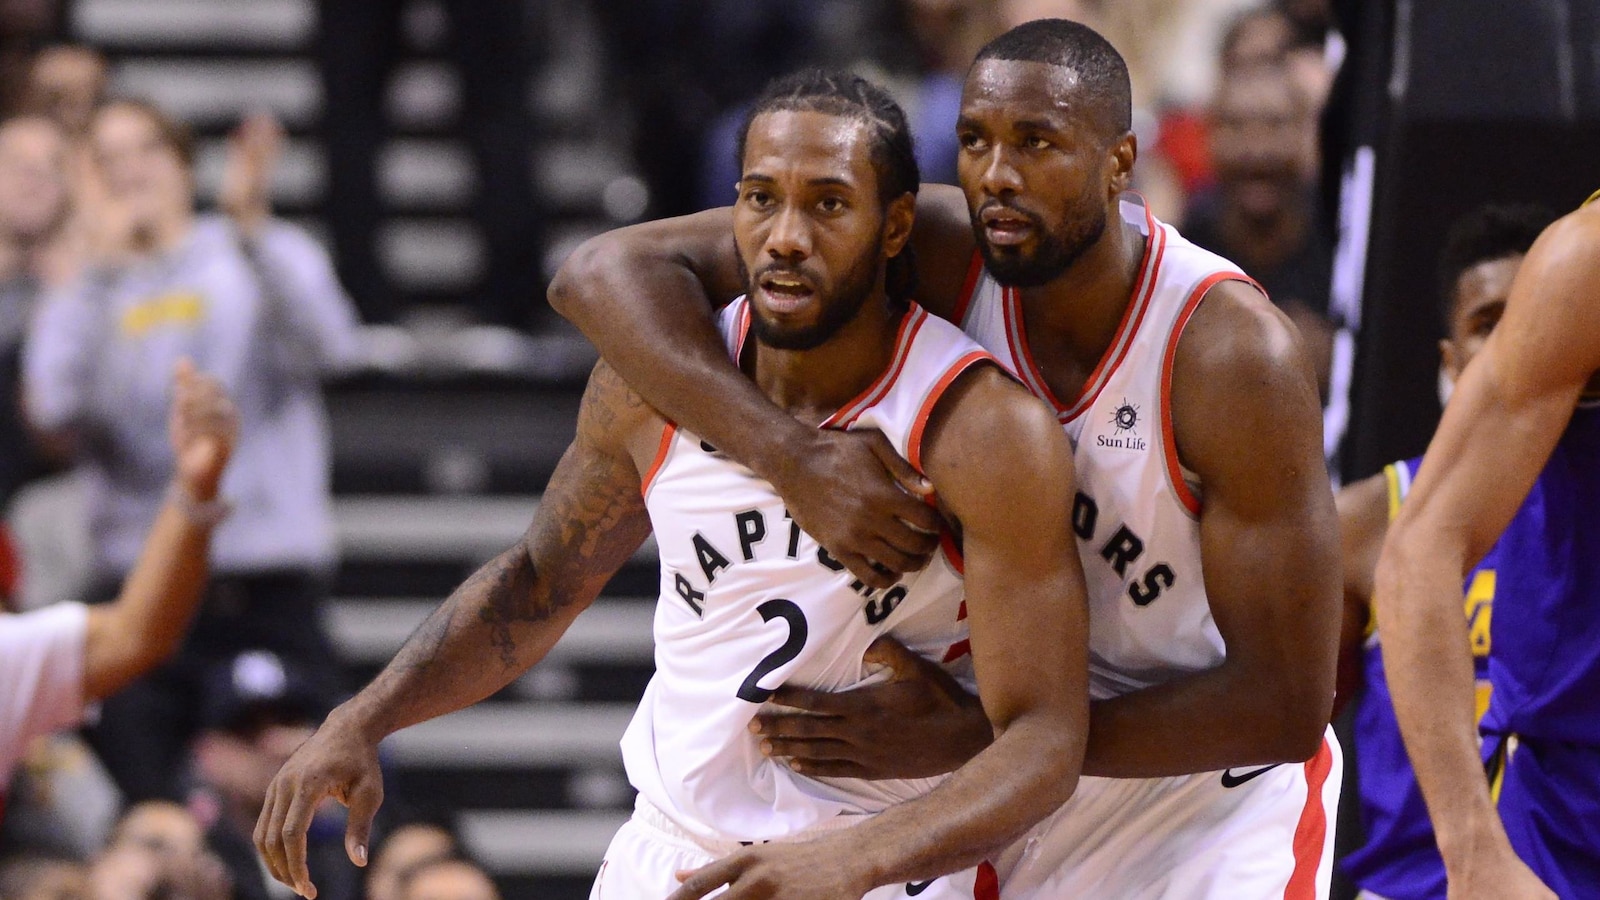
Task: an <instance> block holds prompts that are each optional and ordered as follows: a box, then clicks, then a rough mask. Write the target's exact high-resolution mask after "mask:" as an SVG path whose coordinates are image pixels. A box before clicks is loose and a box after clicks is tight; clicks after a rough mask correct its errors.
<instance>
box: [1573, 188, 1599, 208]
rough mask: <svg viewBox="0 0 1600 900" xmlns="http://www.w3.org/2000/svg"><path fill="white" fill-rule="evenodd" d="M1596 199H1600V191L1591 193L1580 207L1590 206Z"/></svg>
mask: <svg viewBox="0 0 1600 900" xmlns="http://www.w3.org/2000/svg"><path fill="white" fill-rule="evenodd" d="M1596 200H1600V191H1595V192H1594V193H1592V194H1590V195H1589V199H1587V200H1585V201H1583V205H1582V206H1580V207H1578V208H1579V209H1582V208H1583V207H1584V206H1588V205H1589V204H1591V203H1593V202H1595V201H1596Z"/></svg>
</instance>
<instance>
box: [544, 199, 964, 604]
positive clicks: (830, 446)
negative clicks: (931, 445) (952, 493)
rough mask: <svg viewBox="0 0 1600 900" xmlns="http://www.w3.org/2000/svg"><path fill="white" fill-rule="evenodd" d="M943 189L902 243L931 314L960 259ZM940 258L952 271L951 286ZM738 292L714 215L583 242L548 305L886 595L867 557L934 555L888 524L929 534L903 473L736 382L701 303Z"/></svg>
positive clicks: (720, 216) (708, 308) (924, 543)
mask: <svg viewBox="0 0 1600 900" xmlns="http://www.w3.org/2000/svg"><path fill="white" fill-rule="evenodd" d="M952 191H953V189H951V188H947V187H945V188H940V187H939V186H929V188H928V189H927V191H926V193H927V194H929V195H932V197H931V199H930V198H928V197H925V198H924V199H923V201H922V202H920V203H919V206H918V212H919V216H918V221H917V231H916V232H915V233H914V235H913V241H914V242H915V244H914V246H915V249H916V251H917V252H918V254H919V256H920V258H922V259H929V260H935V261H937V263H936V264H932V265H930V266H926V267H924V268H923V269H922V272H923V273H924V274H923V287H924V288H925V289H926V290H922V291H919V292H918V299H919V300H920V301H921V302H922V303H923V305H924V306H929V308H930V309H932V310H934V311H935V312H937V311H939V310H940V309H942V308H948V307H952V306H953V305H954V303H955V294H956V293H957V292H959V290H960V285H961V281H960V279H961V278H962V277H964V274H965V266H966V263H967V260H968V259H969V258H970V257H971V252H972V251H971V247H972V243H971V242H972V237H971V231H970V227H969V226H967V225H966V222H965V220H966V209H965V205H964V203H965V201H964V200H963V199H962V197H961V194H960V192H959V191H954V194H953V195H952V193H951V192H952ZM954 204H960V205H959V207H957V206H955V205H954ZM956 214H959V221H960V223H961V227H962V229H964V234H965V240H966V244H965V247H966V252H965V253H964V254H960V253H955V252H954V251H953V249H952V248H951V246H950V244H951V242H952V241H957V242H959V240H960V234H959V233H958V232H956V231H955V230H954V228H952V226H951V220H952V219H953V218H954V216H955V215H956ZM941 244H942V245H943V252H942V253H941V252H937V251H938V250H939V246H938V245H941ZM951 256H959V257H960V266H961V267H962V271H961V273H960V274H957V275H955V276H954V285H953V286H952V285H951V284H950V282H951V280H952V278H951V276H950V274H949V271H950V270H951V269H952V268H953V266H952V265H951V264H950V260H949V257H951ZM743 290H744V284H743V280H742V279H741V278H740V276H739V270H738V263H737V260H736V257H735V253H734V247H733V219H732V215H731V213H730V211H729V210H727V209H717V210H710V211H707V212H703V213H697V214H695V215H692V216H685V217H682V218H677V219H667V220H664V221H660V222H649V223H645V224H642V225H635V226H632V227H630V228H624V229H620V230H618V231H613V232H610V233H608V234H603V235H600V236H598V237H595V238H592V239H590V240H589V241H586V242H585V243H584V244H582V245H581V246H580V247H579V248H578V249H577V250H575V251H574V252H573V254H572V256H571V257H569V258H568V259H567V261H566V262H565V263H564V264H563V265H562V266H561V269H560V271H558V272H557V273H556V277H555V279H554V280H553V281H552V282H551V284H550V291H549V299H550V305H551V306H553V307H554V308H555V309H556V310H557V311H558V312H560V313H561V314H562V315H564V316H566V317H567V318H568V319H570V320H572V322H573V324H575V325H577V326H578V328H579V329H580V330H582V331H583V333H584V334H585V335H586V336H587V337H588V338H589V339H590V340H591V341H593V342H594V344H595V346H596V347H598V348H599V349H600V352H601V354H602V355H603V356H604V357H605V358H606V360H607V361H608V362H610V363H611V365H613V366H615V367H616V369H617V371H618V372H619V373H620V374H621V375H622V377H623V378H624V379H625V380H626V381H627V382H628V384H630V385H632V386H633V387H634V388H635V389H636V390H638V392H639V393H640V394H641V395H643V397H644V398H645V399H646V400H648V401H649V402H650V403H651V405H653V406H654V407H655V408H657V409H659V410H661V411H662V413H663V414H665V415H666V416H667V417H668V418H670V419H672V420H674V421H677V422H680V423H682V424H683V425H684V427H686V428H688V429H690V430H691V431H693V432H694V433H696V434H700V435H704V436H705V438H706V440H708V441H710V442H711V443H712V444H714V445H716V446H717V447H719V448H721V449H722V450H724V451H725V452H727V453H728V455H729V456H732V457H733V458H734V459H737V460H739V461H741V462H743V463H745V464H746V465H748V466H750V468H751V469H752V470H754V471H755V472H756V473H757V474H759V475H761V476H762V477H763V478H765V479H766V480H767V481H769V482H771V483H772V484H773V486H774V487H776V488H777V489H778V492H779V494H781V495H782V496H783V497H784V499H785V500H786V501H788V503H789V508H790V511H791V512H792V513H793V515H794V516H795V519H796V521H798V522H799V523H800V525H801V527H803V528H805V529H806V531H807V532H808V533H810V534H811V535H812V536H814V537H815V538H816V539H817V540H818V541H819V542H821V543H822V544H823V546H825V547H827V548H828V550H829V551H830V552H831V553H832V554H833V555H834V557H835V558H836V559H838V560H840V561H841V562H843V563H844V564H845V565H847V566H849V568H850V571H851V572H853V573H854V574H855V575H856V576H857V577H859V578H861V579H862V580H863V581H865V582H867V583H869V584H873V585H876V586H878V587H889V586H890V585H892V584H893V583H894V581H895V580H896V579H895V577H893V576H892V575H890V574H886V573H884V572H879V571H874V570H873V568H872V566H871V565H870V563H869V562H868V561H869V560H875V561H877V562H879V563H882V564H883V565H885V566H887V567H888V568H889V569H891V570H893V572H896V573H899V572H906V571H910V570H912V569H914V568H916V567H918V566H920V564H921V561H922V560H923V558H925V556H926V554H927V553H928V552H929V551H931V549H932V547H933V541H932V540H931V539H929V538H928V537H927V536H926V534H918V533H917V531H915V530H910V529H907V528H905V527H904V526H903V525H901V524H900V522H899V520H904V521H905V522H908V523H911V524H912V525H914V526H916V527H917V528H918V529H921V530H922V531H923V532H927V531H936V530H937V529H938V522H937V520H936V519H935V518H934V517H933V516H932V515H931V513H930V511H929V510H928V508H927V507H926V505H925V504H922V503H921V502H920V501H918V500H917V499H916V498H914V497H911V496H907V495H906V494H904V493H903V492H902V491H900V490H898V489H897V488H895V487H894V485H893V483H892V482H891V481H890V480H889V478H887V477H886V476H885V471H884V470H885V469H886V468H889V469H890V470H891V471H896V472H898V473H899V474H900V477H901V478H902V480H906V481H910V480H914V479H915V473H912V472H910V471H909V469H907V468H906V467H905V466H904V464H903V463H899V462H898V461H897V460H895V459H892V458H891V457H893V451H892V450H889V449H888V447H887V444H886V443H883V442H882V441H881V439H880V440H879V442H878V443H876V444H874V445H871V446H870V447H869V446H868V445H867V444H865V443H864V440H865V439H864V438H863V437H862V436H860V435H848V434H842V433H840V432H834V431H819V430H817V429H814V428H809V427H807V426H805V425H802V424H801V423H799V422H798V421H796V420H795V418H794V417H793V416H790V415H788V414H787V413H785V412H784V411H782V410H780V409H778V407H776V406H774V405H773V404H772V403H771V402H770V401H769V400H767V398H766V397H765V396H764V395H762V393H761V391H760V390H759V389H757V388H756V386H755V384H754V383H753V382H751V381H750V379H748V378H745V377H744V376H743V375H741V374H739V372H738V370H737V369H736V368H735V367H734V366H733V364H732V363H731V362H730V361H729V360H728V353H727V350H726V349H725V348H724V346H723V342H722V339H721V337H720V336H719V335H718V333H717V330H716V327H715V323H714V321H713V319H712V306H713V304H721V303H725V302H727V301H728V300H730V299H732V298H733V297H734V296H736V295H737V294H739V293H741V292H743ZM940 301H942V304H941V302H940ZM930 304H932V305H931V306H930Z"/></svg>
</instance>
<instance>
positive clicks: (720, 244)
mask: <svg viewBox="0 0 1600 900" xmlns="http://www.w3.org/2000/svg"><path fill="white" fill-rule="evenodd" d="M683 280H686V281H692V282H694V284H693V285H691V284H687V283H683ZM674 281H678V282H679V285H678V286H679V287H682V288H683V289H684V290H685V291H686V292H688V293H693V292H694V289H695V288H698V289H699V292H701V293H703V295H704V297H705V299H706V300H707V301H709V304H710V305H711V306H721V305H723V304H725V303H727V302H728V301H730V300H732V299H733V298H734V297H737V296H738V295H739V294H741V293H743V292H744V288H745V283H744V278H743V277H742V276H741V275H740V273H739V262H738V259H737V257H736V254H735V250H734V245H733V211H732V210H731V209H728V208H720V209H709V210H705V211H703V212H698V213H694V214H693V215H687V216H679V217H676V218H671V219H660V220H657V221H653V222H644V223H640V224H638V225H630V226H628V227H626V228H619V229H617V230H615V231H608V232H606V233H605V234H601V235H597V236H595V237H592V238H590V239H588V240H587V241H584V242H583V243H582V244H581V245H579V246H578V248H577V249H576V250H574V251H573V252H572V254H571V256H569V257H568V258H567V260H566V261H565V262H563V263H562V264H561V268H560V269H559V270H557V272H556V276H555V278H554V279H552V281H551V282H550V290H549V297H550V301H551V303H552V304H554V305H555V306H556V308H557V309H558V310H560V311H561V312H563V313H564V314H568V315H572V314H575V313H580V312H582V311H583V310H584V309H585V308H587V307H590V306H594V305H595V304H596V302H597V301H602V300H606V299H608V298H609V299H611V300H619V299H620V300H624V301H625V300H626V299H628V298H634V297H639V298H644V299H648V298H649V297H651V296H652V294H651V292H650V291H649V290H648V288H650V287H651V286H657V287H662V288H666V287H671V286H672V284H673V282H674ZM601 305H602V306H604V304H601Z"/></svg>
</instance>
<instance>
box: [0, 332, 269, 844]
mask: <svg viewBox="0 0 1600 900" xmlns="http://www.w3.org/2000/svg"><path fill="white" fill-rule="evenodd" d="M173 377H174V397H173V400H172V404H171V405H172V409H171V412H170V414H169V418H168V421H167V422H166V423H165V424H166V427H165V430H166V431H167V432H168V434H169V438H168V439H169V441H170V442H171V452H172V455H173V457H174V459H175V464H174V467H173V468H174V470H175V474H174V475H173V476H171V479H170V481H169V482H168V483H167V487H166V489H165V491H164V492H163V495H164V496H165V497H166V500H165V502H164V503H163V504H162V506H161V509H160V510H159V514H158V515H157V516H155V525H154V527H153V528H151V529H150V534H149V539H148V540H147V541H146V542H145V545H144V547H143V550H142V552H141V554H140V556H139V560H138V563H137V565H136V566H134V568H133V571H132V574H130V575H129V576H128V579H127V581H126V583H125V584H124V585H123V586H122V589H121V592H120V594H119V595H118V596H117V598H116V600H115V601H114V602H111V603H106V604H101V605H98V606H93V607H85V606H84V605H83V604H80V603H62V604H57V605H55V606H50V607H46V608H44V609H39V610H35V611H33V612H28V613H22V614H20V615H16V614H9V613H7V614H0V817H3V816H4V812H5V810H4V806H5V787H6V785H8V784H9V782H10V780H11V773H12V769H13V768H14V767H15V765H16V763H17V761H18V760H19V759H20V758H21V757H22V754H23V752H24V751H25V749H26V747H27V746H28V744H29V742H31V740H32V739H33V738H35V737H37V736H39V735H43V734H48V733H50V732H52V731H55V730H57V729H60V728H65V727H68V726H70V725H73V724H75V723H77V722H78V721H79V720H80V719H81V718H82V717H83V714H84V707H85V706H86V704H88V703H90V702H92V701H95V700H101V699H104V698H106V697H108V696H110V695H112V694H114V693H116V692H117V691H119V690H122V689H123V688H125V687H126V686H127V685H128V683H129V682H131V681H133V679H135V678H137V677H139V676H140V675H142V674H144V673H145V672H148V671H149V670H150V669H152V668H153V667H155V666H156V665H158V664H160V663H161V662H162V661H163V660H165V659H166V658H167V657H169V656H171V655H172V653H173V651H175V650H176V649H177V647H178V644H179V642H180V641H181V640H182V639H183V634H184V631H185V630H186V629H187V628H188V625H189V621H190V619H191V618H192V616H193V615H194V611H195V607H196V606H197V604H198V603H199V600H200V595H201V589H202V587H203V586H204V584H205V573H206V550H207V546H208V543H209V539H210V535H211V529H212V527H213V526H214V525H215V524H216V518H215V516H214V515H212V514H211V512H210V510H211V509H212V508H213V507H214V506H215V504H216V496H217V490H218V487H219V485H220V483H221V481H222V473H223V470H224V468H225V467H226V466H227V463H228V459H229V457H230V455H231V453H232V448H233V446H234V443H235V441H236V438H237V434H238V421H237V416H236V414H235V413H234V410H233V407H232V405H231V404H230V403H229V402H228V399H227V395H226V394H224V393H223V391H222V388H221V386H220V385H219V384H218V383H217V382H216V381H215V380H214V379H211V378H208V377H206V376H202V375H199V374H198V373H196V372H195V371H194V369H193V366H192V365H191V364H189V363H187V362H182V363H180V364H179V365H178V366H177V372H176V374H175V375H174V376H173ZM147 727H150V726H147Z"/></svg>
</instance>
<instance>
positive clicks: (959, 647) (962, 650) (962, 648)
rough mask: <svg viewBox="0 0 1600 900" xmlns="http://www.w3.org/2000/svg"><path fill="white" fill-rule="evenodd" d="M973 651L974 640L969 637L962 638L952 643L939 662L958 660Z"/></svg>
mask: <svg viewBox="0 0 1600 900" xmlns="http://www.w3.org/2000/svg"><path fill="white" fill-rule="evenodd" d="M971 652H972V641H971V640H968V639H967V638H962V639H961V640H959V641H956V642H955V643H954V644H951V645H950V649H949V650H946V651H945V652H944V658H942V659H940V660H939V662H940V663H953V662H955V661H956V660H958V659H960V658H961V657H963V656H966V655H967V654H969V653H971Z"/></svg>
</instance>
